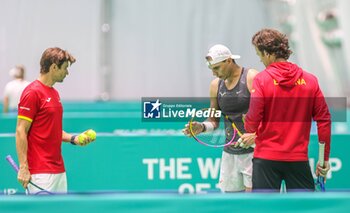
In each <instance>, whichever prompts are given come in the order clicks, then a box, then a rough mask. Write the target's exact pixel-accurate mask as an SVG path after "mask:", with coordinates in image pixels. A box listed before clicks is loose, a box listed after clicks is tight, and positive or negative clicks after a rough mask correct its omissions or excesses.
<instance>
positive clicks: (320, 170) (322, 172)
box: [315, 161, 330, 182]
mask: <svg viewBox="0 0 350 213" xmlns="http://www.w3.org/2000/svg"><path fill="white" fill-rule="evenodd" d="M329 170H330V165H329V162H328V161H324V164H323V167H321V165H320V163H319V162H318V163H317V167H316V172H315V173H316V176H322V177H324V181H325V182H326V179H327V173H328V171H329Z"/></svg>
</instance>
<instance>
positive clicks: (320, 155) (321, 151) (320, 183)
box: [316, 141, 326, 192]
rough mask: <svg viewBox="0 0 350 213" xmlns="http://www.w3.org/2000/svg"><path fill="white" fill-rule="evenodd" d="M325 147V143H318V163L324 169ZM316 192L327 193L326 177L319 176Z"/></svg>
mask: <svg viewBox="0 0 350 213" xmlns="http://www.w3.org/2000/svg"><path fill="white" fill-rule="evenodd" d="M324 147H325V143H324V142H323V141H320V142H319V143H318V162H319V165H320V166H321V167H322V168H323V167H324ZM316 190H317V191H321V192H325V191H326V187H325V183H324V177H323V176H321V175H318V177H317V180H316Z"/></svg>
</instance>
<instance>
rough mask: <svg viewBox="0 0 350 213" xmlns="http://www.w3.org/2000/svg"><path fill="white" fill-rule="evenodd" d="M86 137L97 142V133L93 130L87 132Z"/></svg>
mask: <svg viewBox="0 0 350 213" xmlns="http://www.w3.org/2000/svg"><path fill="white" fill-rule="evenodd" d="M85 135H86V136H88V137H89V138H90V139H91V140H93V141H94V140H96V132H95V131H94V130H92V129H89V130H88V131H86V132H85Z"/></svg>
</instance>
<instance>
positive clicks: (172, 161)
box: [159, 158, 175, 180]
mask: <svg viewBox="0 0 350 213" xmlns="http://www.w3.org/2000/svg"><path fill="white" fill-rule="evenodd" d="M166 172H169V177H170V179H175V159H174V158H170V159H169V166H166V165H165V159H164V158H161V159H159V178H160V179H161V180H164V179H165V173H166Z"/></svg>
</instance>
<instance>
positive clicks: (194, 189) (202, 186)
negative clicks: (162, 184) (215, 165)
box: [178, 183, 211, 194]
mask: <svg viewBox="0 0 350 213" xmlns="http://www.w3.org/2000/svg"><path fill="white" fill-rule="evenodd" d="M210 188H211V185H210V183H196V184H195V185H194V186H193V185H191V184H189V183H184V184H181V185H180V186H179V190H178V192H179V193H180V194H185V193H186V194H187V193H188V194H194V193H196V194H206V193H207V191H206V190H208V189H210Z"/></svg>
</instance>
